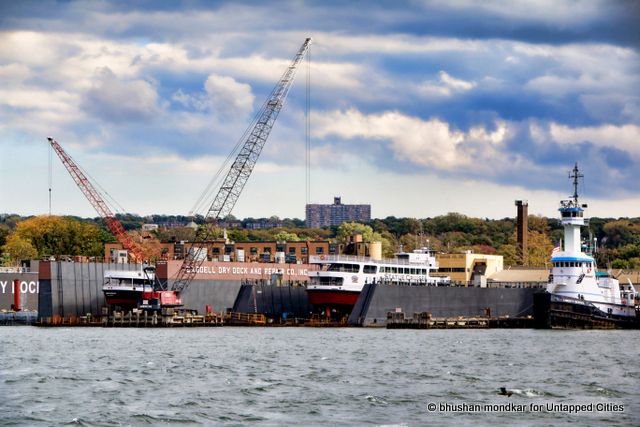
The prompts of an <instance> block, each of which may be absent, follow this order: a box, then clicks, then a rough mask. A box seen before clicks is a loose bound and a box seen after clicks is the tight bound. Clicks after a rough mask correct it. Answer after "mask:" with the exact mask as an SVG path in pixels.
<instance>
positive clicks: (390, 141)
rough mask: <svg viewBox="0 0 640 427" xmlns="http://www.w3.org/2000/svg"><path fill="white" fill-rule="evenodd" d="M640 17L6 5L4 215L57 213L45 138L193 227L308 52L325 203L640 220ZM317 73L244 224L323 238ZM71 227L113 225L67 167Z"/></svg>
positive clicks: (580, 12)
mask: <svg viewBox="0 0 640 427" xmlns="http://www.w3.org/2000/svg"><path fill="white" fill-rule="evenodd" d="M639 5H640V2H637V1H598V0H586V1H565V2H563V1H558V0H526V1H517V2H512V1H497V0H496V1H491V0H489V1H482V2H475V1H470V0H469V1H467V0H460V1H448V0H447V1H445V0H432V1H429V0H425V1H417V0H416V1H406V2H396V1H389V2H386V1H377V2H374V1H351V2H344V1H326V0H325V1H317V2H312V1H310V2H305V1H288V2H286V1H260V2H242V1H229V2H225V1H221V2H204V1H202V2H201V1H197V0H194V1H174V2H171V1H166V2H156V1H132V2H107V1H86V2H85V1H46V0H45V1H20V2H8V1H3V2H0V213H2V212H7V213H8V212H12V213H19V214H42V213H46V212H48V209H49V206H48V186H49V184H48V183H49V166H48V165H49V157H50V150H49V148H48V145H47V143H46V137H47V136H54V137H55V138H56V139H57V140H58V141H59V142H60V144H61V145H62V146H63V147H64V148H65V149H66V150H67V151H68V153H69V154H70V155H71V156H72V157H73V158H74V159H75V160H76V161H77V162H78V163H79V164H80V165H81V166H82V167H83V168H84V169H85V170H86V171H88V172H89V174H90V175H91V176H92V177H93V178H95V180H96V181H97V182H99V183H100V185H101V186H102V187H104V188H105V189H106V191H107V192H108V193H109V194H110V195H111V196H113V197H114V198H115V199H116V200H117V201H118V202H119V203H120V205H121V206H122V207H123V208H124V210H126V211H129V212H134V213H138V214H151V213H165V214H187V213H188V212H189V211H190V210H191V208H192V207H193V206H194V203H195V202H196V200H197V199H198V197H199V196H200V194H201V193H202V191H203V189H204V188H205V187H206V185H207V183H208V182H209V181H210V180H211V178H212V177H213V176H214V175H215V173H216V172H217V171H218V169H219V168H220V165H221V164H222V162H223V161H224V159H225V158H226V157H227V155H228V154H229V152H230V151H231V150H232V148H233V147H234V145H235V144H236V142H237V141H238V139H239V138H240V137H241V136H242V134H243V132H244V130H245V129H246V127H247V126H248V124H249V123H250V121H251V119H252V118H253V116H254V115H255V114H256V112H257V111H258V109H259V108H260V106H261V105H262V103H263V101H264V99H265V98H266V96H267V95H268V94H269V92H270V90H271V89H272V87H273V86H274V84H275V83H276V82H277V80H278V79H279V77H280V75H281V74H282V73H283V71H284V69H285V67H286V66H287V65H288V64H289V62H290V61H291V59H292V58H293V56H294V54H295V52H296V51H297V50H298V49H299V47H300V46H301V45H302V43H303V41H304V39H305V38H306V37H312V38H313V45H312V47H311V50H310V55H311V62H310V70H309V72H310V76H311V77H310V80H311V86H310V92H311V101H310V102H311V147H312V150H311V165H312V168H311V174H310V175H311V184H310V188H311V191H310V200H311V202H312V203H331V202H332V201H333V197H334V196H338V195H339V196H342V200H343V203H370V204H371V205H372V215H373V216H374V217H385V216H388V215H395V216H410V217H429V216H435V215H441V214H445V213H447V212H461V213H464V214H466V215H470V216H476V217H490V218H501V217H506V216H513V215H514V213H515V207H514V200H515V199H527V200H528V201H529V204H530V212H531V213H536V214H542V215H546V216H554V215H556V210H555V209H556V207H557V203H558V200H559V199H561V198H566V197H567V196H568V195H569V194H570V193H571V186H570V183H569V180H568V178H567V174H568V171H569V170H570V169H571V167H572V166H573V164H574V163H575V162H576V161H577V162H578V163H579V165H580V167H581V168H582V170H583V172H584V175H585V178H584V182H583V183H581V192H582V193H583V194H584V201H586V202H589V204H590V208H591V209H590V213H591V214H593V215H598V216H615V217H619V216H640V60H639V54H640V52H639V47H640V26H639V25H638V22H640V6H639ZM306 76H307V64H306V63H304V64H302V65H301V66H300V70H299V73H298V75H297V79H296V81H295V83H294V85H293V88H292V89H291V92H290V95H289V98H288V100H287V105H286V106H285V108H284V109H283V111H282V113H281V114H280V117H279V118H278V121H277V123H276V124H275V127H274V130H273V132H272V134H271V137H270V138H269V140H268V141H267V144H266V146H265V148H264V151H263V153H262V156H261V158H260V160H259V162H258V165H257V166H256V169H255V171H254V173H253V175H252V176H251V178H250V180H249V182H248V184H247V186H246V187H245V191H244V192H243V194H242V196H241V197H240V200H239V201H238V203H237V205H236V207H235V209H234V211H233V213H234V214H235V215H236V216H237V217H249V216H253V217H262V216H271V215H278V216H280V217H298V218H304V204H305V202H306V197H307V194H306V185H305V175H306V173H305V118H304V117H305V108H304V107H305V103H306V98H305V93H306ZM52 165H53V167H52V182H53V185H52V210H53V213H56V214H73V215H80V216H95V213H94V211H93V209H92V207H91V206H90V205H89V203H88V202H87V201H86V199H85V198H84V196H83V195H82V193H81V192H80V191H79V190H78V188H77V187H76V186H75V184H74V183H73V181H72V180H71V178H70V177H69V175H68V174H67V172H66V170H65V169H64V168H63V166H62V163H61V162H60V161H59V160H58V159H57V158H56V157H55V156H54V157H53V162H52Z"/></svg>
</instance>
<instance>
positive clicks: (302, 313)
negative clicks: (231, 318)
mask: <svg viewBox="0 0 640 427" xmlns="http://www.w3.org/2000/svg"><path fill="white" fill-rule="evenodd" d="M312 310H313V307H312V306H311V304H309V298H308V297H307V292H306V288H305V287H303V286H274V285H270V284H247V285H242V288H241V289H240V292H239V293H238V298H237V299H236V301H235V303H234V305H233V311H234V312H239V313H259V314H264V315H265V316H267V317H269V318H271V319H282V315H283V313H287V317H292V316H293V317H297V318H305V319H306V318H309V317H310V314H311V312H312Z"/></svg>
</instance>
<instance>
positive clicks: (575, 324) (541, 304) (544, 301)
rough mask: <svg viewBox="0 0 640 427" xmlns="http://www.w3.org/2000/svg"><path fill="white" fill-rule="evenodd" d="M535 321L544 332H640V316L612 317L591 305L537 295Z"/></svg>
mask: <svg viewBox="0 0 640 427" xmlns="http://www.w3.org/2000/svg"><path fill="white" fill-rule="evenodd" d="M533 317H534V322H535V327H536V328H540V329H551V328H558V329H640V315H639V313H638V311H636V315H635V316H616V315H610V314H607V313H605V312H603V311H602V310H600V309H598V308H597V307H596V306H594V305H593V304H591V303H589V302H588V301H584V300H579V299H575V298H568V297H563V296H558V295H553V294H550V293H548V292H540V293H537V294H534V297H533Z"/></svg>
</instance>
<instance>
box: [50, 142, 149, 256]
mask: <svg viewBox="0 0 640 427" xmlns="http://www.w3.org/2000/svg"><path fill="white" fill-rule="evenodd" d="M47 139H48V140H49V144H51V147H52V148H53V150H54V151H55V152H56V154H57V155H58V157H60V160H62V163H63V164H64V167H65V168H67V171H69V174H70V175H71V178H73V180H74V181H75V182H76V184H77V185H78V187H79V188H80V190H82V192H83V193H84V195H85V196H86V197H87V199H88V200H89V202H90V203H91V205H93V207H94V208H95V209H96V211H97V212H98V215H100V217H101V218H102V219H103V220H104V222H105V223H106V224H107V228H108V229H109V231H110V232H111V234H113V235H114V236H115V238H116V239H118V242H120V244H122V246H123V247H124V248H125V249H127V250H128V251H129V255H130V256H131V257H132V258H133V259H134V260H135V261H137V262H142V260H143V259H144V251H143V250H142V248H141V247H140V246H139V245H138V244H136V242H134V241H133V239H132V238H131V236H129V235H128V234H127V232H126V231H125V230H124V227H123V226H122V224H121V223H120V221H118V219H117V218H116V217H115V215H114V214H113V212H111V209H109V206H107V204H106V203H105V201H104V200H103V199H102V197H101V196H100V193H99V192H98V190H96V188H95V187H94V186H93V184H92V183H91V181H89V179H88V178H87V177H86V176H85V174H84V173H83V172H82V170H81V169H80V167H79V166H78V164H77V163H76V162H75V161H74V160H73V159H72V158H71V156H70V155H68V154H67V153H66V152H65V151H64V150H63V149H62V147H61V146H60V144H58V142H57V141H56V140H54V139H53V138H51V137H49V138H47Z"/></svg>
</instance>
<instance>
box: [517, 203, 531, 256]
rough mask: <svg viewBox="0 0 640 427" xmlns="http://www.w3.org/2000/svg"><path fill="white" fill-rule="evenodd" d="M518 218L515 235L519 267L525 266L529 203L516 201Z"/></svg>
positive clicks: (527, 247)
mask: <svg viewBox="0 0 640 427" xmlns="http://www.w3.org/2000/svg"><path fill="white" fill-rule="evenodd" d="M516 206H517V207H518V218H517V223H516V235H517V238H518V250H517V251H518V253H517V256H518V261H519V264H520V265H527V253H528V251H529V246H528V244H527V235H528V232H529V203H528V202H527V201H526V200H516Z"/></svg>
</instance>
